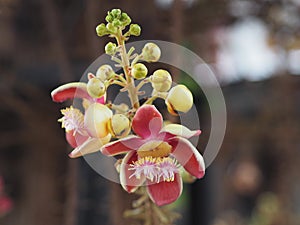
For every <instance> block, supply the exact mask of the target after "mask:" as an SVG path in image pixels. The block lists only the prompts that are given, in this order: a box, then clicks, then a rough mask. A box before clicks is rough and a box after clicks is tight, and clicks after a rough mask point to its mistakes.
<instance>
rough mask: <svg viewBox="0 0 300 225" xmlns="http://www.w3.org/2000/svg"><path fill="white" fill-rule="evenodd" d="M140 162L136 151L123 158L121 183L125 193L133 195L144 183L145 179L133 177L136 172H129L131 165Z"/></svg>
mask: <svg viewBox="0 0 300 225" xmlns="http://www.w3.org/2000/svg"><path fill="white" fill-rule="evenodd" d="M137 160H138V155H137V154H136V151H130V152H128V153H127V155H126V156H125V157H124V158H123V160H122V163H121V166H120V183H121V185H122V187H123V188H124V190H125V191H127V192H129V193H132V192H134V191H136V189H138V188H139V187H140V186H141V185H142V184H143V183H144V182H145V178H144V177H141V178H140V179H137V178H136V177H135V176H131V175H132V174H133V173H134V170H129V169H130V168H131V167H130V164H132V163H133V162H135V161H137Z"/></svg>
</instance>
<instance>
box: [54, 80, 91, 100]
mask: <svg viewBox="0 0 300 225" xmlns="http://www.w3.org/2000/svg"><path fill="white" fill-rule="evenodd" d="M51 96H52V100H53V101H54V102H63V101H66V100H68V99H73V98H86V99H89V100H92V98H91V96H89V94H88V92H87V90H86V83H82V82H73V83H68V84H64V85H62V86H59V87H58V88H56V89H54V90H53V91H52V92H51Z"/></svg>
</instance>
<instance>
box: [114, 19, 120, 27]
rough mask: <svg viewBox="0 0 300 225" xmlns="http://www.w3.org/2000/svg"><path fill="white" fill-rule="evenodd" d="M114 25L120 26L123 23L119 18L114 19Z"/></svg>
mask: <svg viewBox="0 0 300 225" xmlns="http://www.w3.org/2000/svg"><path fill="white" fill-rule="evenodd" d="M112 25H113V26H114V27H120V26H121V25H122V23H121V21H120V20H118V19H114V21H113V22H112Z"/></svg>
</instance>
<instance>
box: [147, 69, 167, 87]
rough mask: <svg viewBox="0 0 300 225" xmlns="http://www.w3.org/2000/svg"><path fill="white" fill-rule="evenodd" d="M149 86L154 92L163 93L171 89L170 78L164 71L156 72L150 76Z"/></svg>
mask: <svg viewBox="0 0 300 225" xmlns="http://www.w3.org/2000/svg"><path fill="white" fill-rule="evenodd" d="M151 84H152V87H153V89H154V90H156V91H158V92H165V91H168V90H169V89H170V88H171V85H172V77H171V75H170V74H169V72H168V71H166V70H162V69H160V70H156V71H155V72H154V73H153V75H152V76H151Z"/></svg>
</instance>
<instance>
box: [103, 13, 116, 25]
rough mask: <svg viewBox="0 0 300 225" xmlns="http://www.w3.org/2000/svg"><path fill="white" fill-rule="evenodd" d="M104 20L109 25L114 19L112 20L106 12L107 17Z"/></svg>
mask: <svg viewBox="0 0 300 225" xmlns="http://www.w3.org/2000/svg"><path fill="white" fill-rule="evenodd" d="M105 20H106V22H108V23H111V22H112V21H113V20H114V18H113V16H112V15H111V14H110V13H109V12H108V13H107V16H106V17H105Z"/></svg>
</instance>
